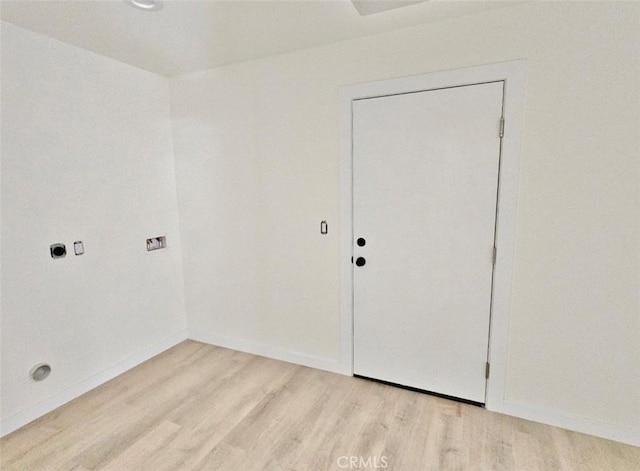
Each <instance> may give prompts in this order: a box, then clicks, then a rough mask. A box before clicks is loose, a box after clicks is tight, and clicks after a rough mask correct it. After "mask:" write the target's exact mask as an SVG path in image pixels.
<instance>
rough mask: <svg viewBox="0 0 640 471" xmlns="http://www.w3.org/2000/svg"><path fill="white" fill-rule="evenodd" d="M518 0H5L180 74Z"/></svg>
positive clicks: (87, 39) (47, 25) (52, 28)
mask: <svg viewBox="0 0 640 471" xmlns="http://www.w3.org/2000/svg"><path fill="white" fill-rule="evenodd" d="M513 3H514V2H513V1H510V0H507V1H459V0H431V1H426V2H425V1H422V2H418V3H415V2H414V1H411V0H410V1H407V0H382V1H380V0H356V1H355V2H354V3H352V2H351V1H350V0H295V1H287V0H284V1H281V0H262V1H260V0H257V1H256V0H254V1H245V0H229V1H219V0H200V1H192V0H164V7H163V8H162V9H161V10H159V11H154V12H146V11H141V10H138V9H136V8H133V7H131V6H130V5H128V4H127V3H125V2H124V1H123V0H83V1H78V0H66V1H65V0H62V1H34V0H18V1H16V0H2V1H1V2H0V17H1V18H2V20H3V21H7V22H9V23H13V24H15V25H17V26H21V27H23V28H26V29H29V30H32V31H36V32H39V33H42V34H45V35H48V36H51V37H54V38H56V39H59V40H61V41H64V42H66V43H69V44H73V45H75V46H78V47H81V48H84V49H88V50H90V51H93V52H96V53H98V54H101V55H104V56H107V57H111V58H113V59H116V60H119V61H122V62H125V63H127V64H131V65H134V66H136V67H139V68H142V69H146V70H149V71H151V72H155V73H158V74H162V75H177V74H182V73H188V72H193V71H197V70H203V69H209V68H213V67H219V66H222V65H226V64H231V63H235V62H242V61H247V60H252V59H257V58H261V57H266V56H270V55H274V54H280V53H284V52H290V51H294V50H298V49H304V48H308V47H313V46H320V45H323V44H329V43H334V42H337V41H341V40H345V39H351V38H357V37H361V36H367V35H371V34H376V33H380V32H384V31H389V30H392V29H397V28H403V27H407V26H413V25H417V24H421V23H427V22H433V21H441V20H444V19H447V18H453V17H457V16H463V15H469V14H474V13H478V12H482V11H485V10H489V9H494V8H500V7H504V6H507V5H510V4H513ZM390 5H393V9H390ZM356 7H358V9H356ZM359 10H360V11H361V12H362V14H361V13H359Z"/></svg>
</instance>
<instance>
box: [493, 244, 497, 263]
mask: <svg viewBox="0 0 640 471" xmlns="http://www.w3.org/2000/svg"><path fill="white" fill-rule="evenodd" d="M497 258H498V249H497V247H495V246H494V247H493V264H494V265H495V264H496V260H497Z"/></svg>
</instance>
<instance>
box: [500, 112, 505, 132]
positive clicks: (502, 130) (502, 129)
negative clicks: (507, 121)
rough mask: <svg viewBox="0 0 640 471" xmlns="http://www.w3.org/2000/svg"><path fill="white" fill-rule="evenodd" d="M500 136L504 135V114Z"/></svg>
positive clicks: (501, 120) (501, 119)
mask: <svg viewBox="0 0 640 471" xmlns="http://www.w3.org/2000/svg"><path fill="white" fill-rule="evenodd" d="M500 137H504V116H503V117H502V118H500Z"/></svg>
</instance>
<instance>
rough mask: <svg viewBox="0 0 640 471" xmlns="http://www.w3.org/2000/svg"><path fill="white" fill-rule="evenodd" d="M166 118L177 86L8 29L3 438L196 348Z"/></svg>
mask: <svg viewBox="0 0 640 471" xmlns="http://www.w3.org/2000/svg"><path fill="white" fill-rule="evenodd" d="M169 110H170V105H169V83H168V79H166V78H163V77H160V76H157V75H154V74H152V73H149V72H145V71H142V70H139V69H136V68H133V67H131V66H128V65H125V64H121V63H119V62H116V61H113V60H111V59H107V58H104V57H101V56H98V55H96V54H93V53H90V52H87V51H84V50H81V49H78V48H75V47H71V46H69V45H66V44H63V43H61V42H58V41H56V40H53V39H50V38H47V37H45V36H41V35H37V34H34V33H31V32H29V31H26V30H24V29H20V28H18V27H15V26H13V25H10V24H7V23H3V25H2V290H3V291H2V403H1V405H2V429H3V430H2V431H3V433H7V432H9V431H10V430H12V429H14V428H16V427H17V426H20V425H22V424H23V423H25V422H28V421H29V420H31V419H33V418H35V417H37V416H38V415H40V414H42V413H44V412H47V411H48V410H50V409H51V408H53V407H55V406H57V405H59V404H61V403H64V402H65V401H67V400H69V399H71V398H72V397H74V396H75V395H78V394H80V393H82V392H84V391H85V390H87V389H89V388H91V387H93V386H96V385H97V384H99V383H100V382H103V381H104V380H106V379H108V378H109V377H111V376H113V375H115V374H118V373H120V372H122V371H123V370H125V369H127V368H129V367H131V366H133V365H134V364H136V363H137V362H140V361H142V360H144V359H146V358H148V357H150V356H152V355H154V354H155V353H158V352H160V351H162V350H164V349H166V348H167V347H168V346H171V345H172V344H174V343H176V342H178V341H180V340H182V339H184V338H185V327H186V325H185V318H184V299H183V280H182V267H181V257H180V241H179V234H178V219H177V208H176V198H175V177H174V170H173V148H172V137H171V122H170V111H169ZM158 235H166V236H167V241H168V244H169V247H168V248H167V249H166V250H159V251H156V252H149V253H147V252H146V246H145V239H146V238H147V237H151V236H158ZM75 240H82V241H83V242H84V246H85V250H86V253H85V254H84V255H82V256H74V255H73V242H74V241H75ZM54 242H62V243H65V244H66V245H67V249H68V250H70V251H71V253H70V254H68V255H67V256H66V258H64V259H60V260H53V259H52V258H51V257H50V255H49V245H50V244H52V243H54ZM39 362H50V364H51V365H52V367H53V372H52V374H51V376H50V377H49V378H48V379H47V380H45V381H43V382H41V383H36V382H34V381H32V380H31V379H30V378H29V370H30V368H31V367H32V366H33V365H34V364H36V363H39Z"/></svg>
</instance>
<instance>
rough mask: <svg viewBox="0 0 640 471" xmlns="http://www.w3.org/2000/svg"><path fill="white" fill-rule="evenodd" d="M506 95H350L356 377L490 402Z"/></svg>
mask: <svg viewBox="0 0 640 471" xmlns="http://www.w3.org/2000/svg"><path fill="white" fill-rule="evenodd" d="M502 99H503V82H492V83H484V84H476V85H468V86H460V87H452V88H444V89H438V90H428V91H423V92H417V93H407V94H402V95H393V96H386V97H378V98H368V99H362V100H357V101H354V103H353V231H354V232H353V234H354V249H353V253H354V262H355V263H354V266H353V269H354V278H353V279H354V373H355V374H356V375H360V376H365V377H369V378H374V379H379V380H383V381H388V382H391V383H396V384H400V385H404V386H410V387H414V388H418V389H423V390H427V391H431V392H435V393H439V394H445V395H448V396H453V397H458V398H462V399H466V400H470V401H475V402H479V403H484V400H485V399H484V398H485V386H486V379H485V366H486V361H487V347H488V337H489V321H490V308H491V284H492V275H493V246H494V233H495V220H496V201H497V191H498V169H499V162H500V119H501V116H502ZM360 239H362V240H360ZM363 243H364V245H362V244H363ZM363 261H364V262H365V263H364V265H362V266H359V265H361V264H362V262H363Z"/></svg>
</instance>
